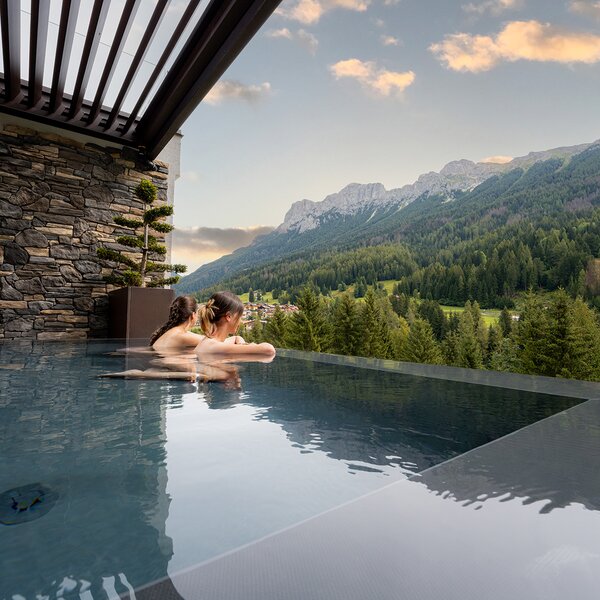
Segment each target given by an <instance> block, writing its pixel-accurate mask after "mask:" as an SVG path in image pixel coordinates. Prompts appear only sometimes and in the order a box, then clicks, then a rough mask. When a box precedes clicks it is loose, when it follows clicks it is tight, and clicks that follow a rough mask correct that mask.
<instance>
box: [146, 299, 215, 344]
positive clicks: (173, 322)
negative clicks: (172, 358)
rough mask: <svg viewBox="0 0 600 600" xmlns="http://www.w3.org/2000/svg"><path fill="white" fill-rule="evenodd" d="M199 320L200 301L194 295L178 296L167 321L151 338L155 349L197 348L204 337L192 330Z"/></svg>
mask: <svg viewBox="0 0 600 600" xmlns="http://www.w3.org/2000/svg"><path fill="white" fill-rule="evenodd" d="M197 320H198V302H196V299H195V298H194V297H193V296H178V297H177V298H175V300H173V302H172V303H171V307H170V309H169V318H168V320H167V322H166V323H165V324H164V325H163V326H162V327H160V328H159V329H157V330H156V331H155V332H154V333H153V334H152V337H151V338H150V346H151V347H152V348H153V349H154V350H158V351H159V352H161V351H173V350H174V351H180V350H186V349H189V350H191V349H193V348H195V347H196V346H197V345H198V344H199V343H200V342H201V341H202V340H203V339H204V338H203V336H201V335H199V334H197V333H192V332H191V331H189V330H190V328H191V327H193V326H194V325H195V324H196V321H197Z"/></svg>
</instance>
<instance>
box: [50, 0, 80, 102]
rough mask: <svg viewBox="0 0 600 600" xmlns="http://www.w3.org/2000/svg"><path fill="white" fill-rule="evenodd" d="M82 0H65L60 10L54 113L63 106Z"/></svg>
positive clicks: (53, 83)
mask: <svg viewBox="0 0 600 600" xmlns="http://www.w3.org/2000/svg"><path fill="white" fill-rule="evenodd" d="M80 3H81V0H63V3H62V10H61V12H60V25H59V27H58V39H57V41H56V55H55V58H54V72H53V74H52V88H51V91H50V112H51V113H53V112H55V111H57V110H59V109H60V108H62V106H63V95H64V92H65V81H66V79H67V69H68V68H69V59H70V58H71V50H72V49H73V39H74V38H75V26H76V25H77V15H78V14H79V6H80Z"/></svg>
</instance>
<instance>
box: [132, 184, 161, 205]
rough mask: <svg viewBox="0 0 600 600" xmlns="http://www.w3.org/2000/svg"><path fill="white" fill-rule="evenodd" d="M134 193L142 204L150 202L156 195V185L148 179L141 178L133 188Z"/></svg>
mask: <svg viewBox="0 0 600 600" xmlns="http://www.w3.org/2000/svg"><path fill="white" fill-rule="evenodd" d="M135 195H136V196H137V197H138V198H139V199H140V200H141V201H142V202H143V203H144V204H152V203H153V202H154V201H155V200H156V196H157V190H156V186H155V185H154V184H153V183H152V182H151V181H149V180H148V179H142V180H141V181H140V183H139V184H138V186H137V187H136V188H135Z"/></svg>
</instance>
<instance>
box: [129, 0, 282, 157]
mask: <svg viewBox="0 0 600 600" xmlns="http://www.w3.org/2000/svg"><path fill="white" fill-rule="evenodd" d="M280 1H281V0H257V1H254V2H251V1H247V2H239V1H236V0H212V1H211V3H210V4H209V5H208V7H207V8H206V10H205V11H204V13H203V15H202V18H201V19H200V22H199V23H198V25H197V26H196V28H195V29H194V31H193V33H192V34H191V36H190V39H189V40H188V42H187V44H186V45H185V47H184V49H183V50H182V52H181V54H180V56H179V58H178V59H177V61H176V62H175V64H174V65H173V68H172V69H171V70H170V71H169V73H168V75H167V77H166V78H165V80H164V81H163V83H162V85H161V86H160V88H159V90H158V92H157V93H156V95H155V96H154V98H153V100H152V102H151V103H150V105H149V107H148V109H147V110H146V112H145V113H144V115H143V117H142V119H141V120H140V122H139V123H138V125H137V127H136V136H135V139H136V140H137V143H138V145H139V146H141V147H144V148H145V150H146V152H147V154H148V156H149V157H150V158H155V157H156V156H157V155H158V153H159V152H160V151H161V150H162V149H163V148H164V147H165V146H166V144H167V143H168V141H169V140H170V139H171V138H172V137H173V135H175V133H176V132H177V130H178V129H179V128H180V127H181V125H182V124H183V123H184V122H185V120H186V119H187V118H188V117H189V115H190V114H191V113H192V111H193V110H194V109H195V108H196V106H197V105H198V104H199V103H200V101H201V100H202V98H204V96H205V95H206V94H207V93H208V92H209V90H210V89H211V88H212V87H213V85H214V84H215V83H216V82H217V81H218V79H219V78H220V77H221V75H222V74H223V73H224V72H225V70H226V69H227V67H229V65H230V64H231V63H232V62H233V60H234V59H235V58H236V56H237V55H238V54H239V53H240V52H241V50H242V49H243V48H244V46H245V45H246V44H247V43H248V42H249V41H250V39H252V37H253V36H254V35H255V33H256V32H257V31H258V30H259V29H260V27H261V26H262V25H263V24H264V22H265V21H266V20H267V18H268V17H269V16H270V15H271V13H272V12H273V11H274V10H275V8H277V6H278V5H279V3H280Z"/></svg>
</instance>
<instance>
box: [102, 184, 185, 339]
mask: <svg viewBox="0 0 600 600" xmlns="http://www.w3.org/2000/svg"><path fill="white" fill-rule="evenodd" d="M135 194H136V196H137V197H138V198H139V199H140V200H141V201H142V202H143V204H144V213H143V215H142V217H141V218H140V219H136V218H131V217H124V216H122V215H119V216H116V217H113V220H114V222H115V223H116V224H117V225H119V226H121V227H126V228H128V229H132V230H134V232H135V235H121V236H119V237H118V238H117V240H116V241H117V243H118V244H120V245H121V246H127V247H128V248H131V249H132V252H139V253H140V260H139V261H138V260H136V259H134V258H132V257H131V256H128V255H125V254H123V253H122V252H120V251H118V250H113V249H110V248H99V249H98V257H99V258H101V259H102V260H105V261H108V262H109V263H112V264H111V266H113V265H115V266H114V267H113V268H114V271H113V272H112V273H111V274H110V275H108V276H106V277H105V278H104V280H105V281H106V282H107V283H111V284H113V285H116V286H118V287H119V288H120V289H117V290H114V291H112V292H110V293H109V295H108V300H109V316H108V318H109V322H108V333H109V336H110V337H116V338H125V339H130V338H148V337H150V335H151V334H152V332H153V331H154V330H155V329H157V328H158V327H159V326H160V325H162V324H163V323H164V322H165V321H166V319H167V317H168V315H169V306H170V304H171V302H172V301H173V298H174V297H175V292H174V291H173V290H171V289H167V288H165V287H164V286H167V285H171V284H174V283H177V282H178V281H179V276H177V275H175V276H170V277H164V273H165V272H172V273H184V272H185V271H186V267H185V266H184V265H170V264H167V263H164V262H160V260H161V258H162V257H164V255H165V254H166V253H167V249H166V247H165V246H164V245H162V244H160V243H158V241H157V239H156V237H155V236H153V235H152V232H157V233H169V232H170V231H172V230H173V226H172V225H170V224H169V223H165V222H164V221H163V219H164V217H168V216H170V215H172V214H173V207H172V206H169V205H167V204H164V205H162V206H152V204H153V203H154V202H155V200H156V197H157V193H156V186H155V185H154V184H153V183H152V182H151V181H148V180H146V179H142V181H141V182H140V183H139V185H138V186H137V188H136V190H135Z"/></svg>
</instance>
